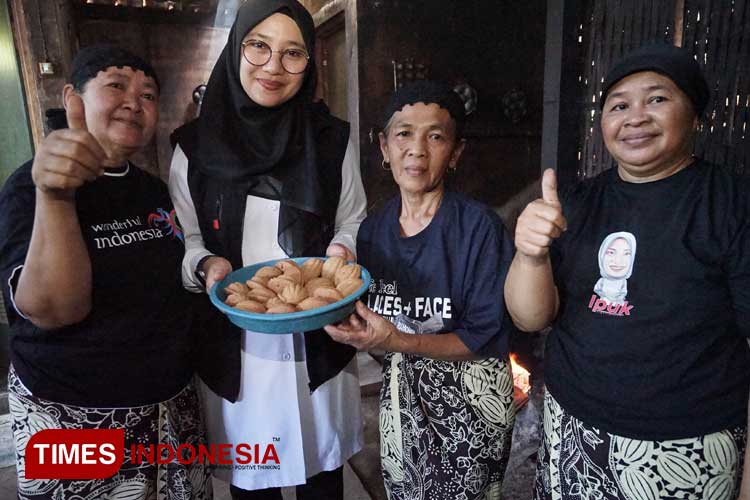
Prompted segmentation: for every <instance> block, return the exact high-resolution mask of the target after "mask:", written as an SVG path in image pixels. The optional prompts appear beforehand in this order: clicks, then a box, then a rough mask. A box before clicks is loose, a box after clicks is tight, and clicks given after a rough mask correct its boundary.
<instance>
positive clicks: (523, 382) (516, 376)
mask: <svg viewBox="0 0 750 500" xmlns="http://www.w3.org/2000/svg"><path fill="white" fill-rule="evenodd" d="M510 369H511V373H512V374H513V385H515V386H516V387H517V388H518V389H519V390H520V391H521V392H523V393H524V394H528V393H529V390H530V389H531V384H530V383H529V372H528V370H526V368H524V367H523V366H521V365H519V364H518V362H517V361H516V355H515V354H511V355H510Z"/></svg>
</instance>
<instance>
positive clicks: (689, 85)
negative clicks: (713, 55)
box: [599, 44, 709, 116]
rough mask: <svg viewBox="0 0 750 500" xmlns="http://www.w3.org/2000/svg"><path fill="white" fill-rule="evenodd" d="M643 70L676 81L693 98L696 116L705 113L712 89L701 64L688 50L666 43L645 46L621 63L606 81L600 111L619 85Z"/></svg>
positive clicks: (630, 54) (627, 55)
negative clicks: (608, 95) (611, 91)
mask: <svg viewBox="0 0 750 500" xmlns="http://www.w3.org/2000/svg"><path fill="white" fill-rule="evenodd" d="M641 71H654V72H656V73H660V74H662V75H664V76H666V77H667V78H669V79H670V80H672V81H673V82H674V83H675V85H677V87H679V89H680V90H682V91H683V92H684V93H685V94H686V95H687V96H688V98H690V100H691V101H692V103H693V107H694V109H695V113H696V115H697V116H701V115H702V114H703V111H704V110H705V109H706V105H707V104H708V97H709V90H708V84H707V83H706V79H705V78H704V77H703V73H702V72H701V68H700V66H699V65H698V62H697V61H696V60H695V59H694V58H693V57H692V56H691V55H690V53H689V52H688V51H687V50H685V49H681V48H679V47H675V46H673V45H665V44H659V45H647V46H644V47H641V48H640V49H637V50H635V51H633V52H631V53H629V54H626V55H625V56H624V57H623V58H622V59H620V60H619V61H617V63H615V65H614V66H613V67H612V69H611V70H610V71H609V73H608V74H607V77H606V78H605V79H604V86H603V90H602V98H601V100H600V101H599V107H600V109H601V108H604V101H606V100H607V94H608V93H609V90H610V89H611V88H612V87H613V86H614V85H615V84H616V83H617V82H619V81H620V80H622V79H623V78H625V77H626V76H629V75H632V74H634V73H639V72H641Z"/></svg>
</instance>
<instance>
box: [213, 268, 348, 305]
mask: <svg viewBox="0 0 750 500" xmlns="http://www.w3.org/2000/svg"><path fill="white" fill-rule="evenodd" d="M361 271H362V269H361V268H360V266H359V265H358V264H348V263H347V262H346V260H344V259H342V258H341V257H329V258H328V259H327V260H325V261H324V260H322V259H318V258H311V259H307V260H306V261H305V262H303V263H302V265H298V264H297V263H296V262H294V261H292V260H281V261H279V262H277V263H276V265H275V266H264V267H261V268H260V269H258V271H257V272H256V273H255V275H254V276H253V277H252V278H250V279H249V280H247V281H246V282H245V283H240V282H235V283H232V284H231V285H229V286H227V287H226V288H225V289H224V291H225V292H226V293H227V298H226V300H225V301H224V302H225V303H226V304H227V305H229V306H232V307H235V308H237V309H241V310H243V311H249V312H254V313H268V314H282V313H291V312H297V311H309V310H310V309H315V308H318V307H323V306H327V305H328V304H332V303H334V302H336V301H339V300H341V299H343V298H344V297H346V296H348V295H351V294H353V293H354V292H356V291H357V290H358V289H359V288H360V287H361V286H362V284H363V281H362V279H361V278H360V274H361Z"/></svg>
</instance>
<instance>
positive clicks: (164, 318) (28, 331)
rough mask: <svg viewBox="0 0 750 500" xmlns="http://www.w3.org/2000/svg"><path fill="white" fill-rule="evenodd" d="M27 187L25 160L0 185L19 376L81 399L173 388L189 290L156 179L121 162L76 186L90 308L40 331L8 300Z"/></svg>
mask: <svg viewBox="0 0 750 500" xmlns="http://www.w3.org/2000/svg"><path fill="white" fill-rule="evenodd" d="M35 193H36V192H35V188H34V184H33V182H32V180H31V162H29V163H26V164H25V165H23V166H22V167H20V168H19V169H18V170H17V171H16V172H15V173H14V174H13V175H12V176H11V177H10V178H9V179H8V180H7V182H6V184H5V186H4V188H3V191H2V193H0V279H1V280H2V286H3V289H2V290H3V297H4V299H5V308H6V310H7V313H8V320H9V323H10V326H11V337H10V348H11V361H12V363H13V366H14V368H15V370H16V372H17V373H18V375H19V377H20V378H21V381H22V382H23V383H24V385H25V386H26V387H27V388H28V389H29V390H30V391H31V392H32V393H33V394H34V395H35V396H38V397H41V398H44V399H49V400H51V401H56V402H61V403H67V404H72V405H78V406H88V407H120V406H137V405H144V404H149V403H155V402H159V401H163V400H165V399H168V398H169V397H171V396H173V395H175V394H176V393H178V392H179V391H180V390H181V389H182V388H183V387H184V386H185V385H186V384H187V382H188V380H189V378H190V377H191V375H192V369H191V366H190V360H189V346H190V343H189V341H188V335H189V327H190V324H191V313H190V301H191V297H190V294H189V293H188V292H186V291H185V290H184V289H183V287H182V284H181V278H180V266H181V260H182V256H183V253H184V243H183V234H182V230H181V229H180V228H179V226H178V225H177V223H176V220H175V212H174V210H173V208H172V202H171V200H170V198H169V193H168V191H167V189H166V186H165V185H164V184H163V183H162V182H161V181H160V180H159V179H156V178H154V177H152V176H150V175H149V174H147V173H145V172H143V171H141V170H140V169H138V168H136V167H133V166H131V167H129V168H128V170H127V172H124V173H123V174H121V175H111V176H110V175H106V176H102V177H100V178H99V179H97V180H96V181H95V182H92V183H88V184H86V185H85V186H83V187H81V188H80V189H79V190H78V191H77V193H76V206H77V213H78V218H79V222H80V226H81V229H82V233H83V238H84V241H85V242H86V246H87V248H88V252H89V257H90V259H91V266H92V279H93V283H92V284H93V290H92V310H91V313H90V314H89V316H88V317H87V318H86V319H84V320H83V321H81V322H80V323H77V324H75V325H70V326H67V327H64V328H58V329H50V330H43V329H40V328H38V327H36V326H34V325H33V324H32V323H31V322H30V321H28V320H26V319H25V318H24V317H23V316H22V315H21V314H19V312H18V311H17V310H16V309H15V306H14V305H13V303H12V292H13V290H14V288H15V285H16V282H17V280H18V276H19V275H20V272H21V267H22V266H23V264H24V261H25V259H26V252H27V251H28V248H29V241H30V238H31V231H32V226H33V221H34V208H35V196H36V194H35ZM60 293H65V290H60Z"/></svg>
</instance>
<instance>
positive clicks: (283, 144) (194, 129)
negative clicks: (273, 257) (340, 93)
mask: <svg viewBox="0 0 750 500" xmlns="http://www.w3.org/2000/svg"><path fill="white" fill-rule="evenodd" d="M277 12H278V13H282V14H285V15H287V16H289V17H290V18H291V19H292V20H294V21H295V22H296V23H297V26H298V27H299V29H300V31H301V32H302V38H303V40H304V42H305V46H306V48H307V52H308V54H310V61H309V63H308V65H307V68H306V69H305V73H304V81H303V84H302V87H301V88H300V90H299V91H298V92H297V94H296V95H295V96H294V97H292V98H291V99H290V100H289V101H287V102H285V103H283V104H281V105H280V106H277V107H273V108H266V107H263V106H261V105H259V104H257V103H255V102H254V101H253V100H252V99H250V98H249V97H248V96H247V94H246V93H245V90H244V89H243V88H242V83H241V81H240V61H241V59H242V40H243V39H244V37H245V36H246V35H247V33H248V32H249V31H250V30H251V29H252V28H253V27H255V26H256V25H257V24H259V23H260V22H262V21H263V20H265V19H266V18H268V17H269V16H271V15H273V14H275V13H277ZM314 50H315V25H314V23H313V19H312V17H311V16H310V14H309V13H308V11H307V10H306V9H305V8H304V7H303V6H302V5H301V4H300V3H299V2H298V1H297V0H252V1H249V2H246V3H244V4H243V5H242V6H241V7H240V9H239V11H238V13H237V18H236V20H235V22H234V25H233V26H232V29H231V31H230V33H229V39H228V40H227V44H226V46H225V47H224V50H223V51H222V52H221V55H220V56H219V59H218V60H217V62H216V65H215V66H214V69H213V71H212V72H211V77H210V78H209V80H208V84H207V86H206V93H205V96H204V98H203V104H202V106H201V113H200V116H199V117H198V119H197V120H196V121H195V122H193V123H190V124H188V125H186V126H185V127H182V128H180V129H178V130H177V131H176V132H175V139H176V141H177V142H179V143H180V146H181V147H182V149H183V151H184V152H185V154H186V156H187V157H188V160H189V161H190V162H191V163H192V164H193V166H194V167H195V168H197V169H198V170H199V171H200V172H201V173H203V174H204V175H206V176H208V177H211V178H214V179H219V180H222V181H227V182H231V183H239V184H243V185H245V187H246V192H247V194H249V195H255V196H260V197H263V198H267V199H273V200H279V201H280V202H281V204H282V210H281V213H280V220H279V244H280V245H281V247H282V248H283V249H284V250H285V251H286V252H287V254H289V255H293V254H296V253H298V252H297V251H296V250H297V249H295V248H292V246H293V241H294V239H295V238H293V237H291V236H288V235H285V234H284V233H285V231H288V230H289V229H290V228H291V227H292V226H294V225H295V223H296V222H295V221H297V220H300V217H299V216H298V215H296V214H295V213H296V212H299V211H304V212H307V213H311V214H314V215H316V216H320V215H321V212H322V204H323V189H322V187H321V182H320V175H321V173H320V172H319V167H318V161H317V156H318V155H317V151H316V140H315V139H316V138H315V131H316V128H315V125H314V123H313V119H314V116H313V114H314V109H315V108H314V105H313V97H314V93H315V85H316V68H315V61H314V59H313V54H314Z"/></svg>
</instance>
